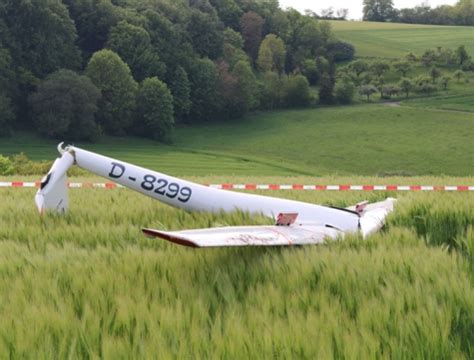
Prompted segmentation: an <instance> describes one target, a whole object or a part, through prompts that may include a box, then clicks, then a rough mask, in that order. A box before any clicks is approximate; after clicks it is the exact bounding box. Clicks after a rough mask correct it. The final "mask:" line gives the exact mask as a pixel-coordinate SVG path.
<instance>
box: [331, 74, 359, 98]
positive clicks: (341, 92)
mask: <svg viewBox="0 0 474 360" xmlns="http://www.w3.org/2000/svg"><path fill="white" fill-rule="evenodd" d="M334 93H335V95H336V100H337V102H338V103H340V104H350V103H352V100H353V98H354V93H355V86H354V83H353V82H352V81H350V79H347V78H343V79H342V80H339V81H337V82H336V86H335V88H334Z"/></svg>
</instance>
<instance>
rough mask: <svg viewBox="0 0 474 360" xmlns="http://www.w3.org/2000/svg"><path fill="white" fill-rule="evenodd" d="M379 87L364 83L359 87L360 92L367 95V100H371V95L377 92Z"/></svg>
mask: <svg viewBox="0 0 474 360" xmlns="http://www.w3.org/2000/svg"><path fill="white" fill-rule="evenodd" d="M377 91H378V90H377V88H376V87H375V86H374V85H362V86H361V87H360V89H359V94H360V95H363V96H367V102H369V101H370V96H371V95H372V94H375V93H376V92H377Z"/></svg>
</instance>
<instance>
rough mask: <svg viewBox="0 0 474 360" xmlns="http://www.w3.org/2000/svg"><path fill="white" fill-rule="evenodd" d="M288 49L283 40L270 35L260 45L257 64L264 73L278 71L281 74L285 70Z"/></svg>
mask: <svg viewBox="0 0 474 360" xmlns="http://www.w3.org/2000/svg"><path fill="white" fill-rule="evenodd" d="M285 58H286V49H285V44H284V42H283V40H282V39H280V38H279V37H278V36H276V35H274V34H268V35H267V36H266V37H265V39H263V41H262V43H261V44H260V49H259V51H258V59H257V64H258V66H259V68H260V69H261V70H262V72H266V71H276V72H277V73H279V74H281V73H282V72H283V71H284V69H285Z"/></svg>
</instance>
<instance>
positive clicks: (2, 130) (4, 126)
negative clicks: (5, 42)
mask: <svg viewBox="0 0 474 360" xmlns="http://www.w3.org/2000/svg"><path fill="white" fill-rule="evenodd" d="M12 65H13V64H12V59H11V57H10V52H9V51H8V50H7V49H4V48H2V47H1V46H0V136H3V135H9V133H10V130H11V128H12V127H13V122H14V119H15V114H14V109H13V106H12V102H11V100H12V97H13V95H14V93H15V85H16V84H15V72H14V69H13V66H12Z"/></svg>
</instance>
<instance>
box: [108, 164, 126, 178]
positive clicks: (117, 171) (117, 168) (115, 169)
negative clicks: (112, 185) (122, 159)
mask: <svg viewBox="0 0 474 360" xmlns="http://www.w3.org/2000/svg"><path fill="white" fill-rule="evenodd" d="M124 172H125V166H123V165H122V164H119V163H115V162H113V163H112V169H111V170H110V173H109V177H111V178H114V179H118V178H119V177H121V176H122V175H123V173H124Z"/></svg>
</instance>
